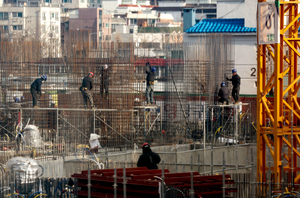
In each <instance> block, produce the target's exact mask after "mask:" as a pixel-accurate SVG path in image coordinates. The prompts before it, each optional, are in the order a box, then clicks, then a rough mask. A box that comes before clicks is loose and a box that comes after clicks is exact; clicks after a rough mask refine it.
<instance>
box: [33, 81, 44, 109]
mask: <svg viewBox="0 0 300 198" xmlns="http://www.w3.org/2000/svg"><path fill="white" fill-rule="evenodd" d="M46 80H47V76H42V77H41V78H37V79H35V81H34V82H33V83H32V84H31V88H30V92H31V95H32V102H33V108H39V107H38V106H37V101H38V99H40V97H41V96H42V83H43V81H46Z"/></svg>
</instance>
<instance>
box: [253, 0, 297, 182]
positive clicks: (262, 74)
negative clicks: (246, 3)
mask: <svg viewBox="0 0 300 198" xmlns="http://www.w3.org/2000/svg"><path fill="white" fill-rule="evenodd" d="M299 4H300V1H295V0H280V1H275V2H272V3H270V2H267V1H266V0H258V17H257V35H258V37H257V38H258V39H257V46H258V47H257V71H258V75H257V173H258V174H257V175H258V178H260V179H258V180H260V181H264V178H265V177H263V174H265V173H266V171H267V169H268V167H267V166H268V164H267V163H266V162H267V160H268V159H267V157H266V156H267V153H270V154H271V156H272V160H273V163H272V168H271V170H272V171H273V173H274V176H275V178H274V180H275V182H276V183H281V179H282V175H281V168H283V169H284V172H289V173H290V175H291V176H290V177H289V179H290V181H289V182H293V183H299V179H300V168H299V167H298V165H297V159H298V157H300V149H298V148H299V147H300V138H299V134H300V127H299V126H298V123H299V120H300V104H299V101H298V97H297V92H298V91H299V88H300V83H299V80H300V75H299V72H298V61H297V60H298V57H299V56H300V52H299V49H300V38H298V29H299V26H300V20H299V18H300V14H299V10H298V6H299ZM272 6H273V7H272ZM272 30H274V33H272ZM268 56H271V58H272V60H273V61H272V62H273V63H274V67H273V68H272V69H273V73H272V74H271V75H270V76H268V77H267V75H266V71H267V64H266V63H267V57H268ZM271 90H273V91H274V97H272V96H271V97H269V96H268V97H267V95H268V93H269V92H270V91H271ZM268 120H270V124H268ZM285 182H287V181H285Z"/></svg>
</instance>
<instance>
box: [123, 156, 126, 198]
mask: <svg viewBox="0 0 300 198" xmlns="http://www.w3.org/2000/svg"><path fill="white" fill-rule="evenodd" d="M123 197H124V198H126V165H125V162H124V167H123Z"/></svg>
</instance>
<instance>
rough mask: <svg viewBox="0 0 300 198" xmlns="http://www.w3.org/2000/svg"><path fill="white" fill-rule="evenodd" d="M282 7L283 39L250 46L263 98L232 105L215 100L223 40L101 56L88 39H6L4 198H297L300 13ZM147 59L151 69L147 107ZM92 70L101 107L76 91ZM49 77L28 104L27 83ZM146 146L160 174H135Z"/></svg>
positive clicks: (228, 44) (2, 71)
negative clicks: (254, 48)
mask: <svg viewBox="0 0 300 198" xmlns="http://www.w3.org/2000/svg"><path fill="white" fill-rule="evenodd" d="M262 2H263V1H262ZM278 3H279V13H280V14H279V20H280V28H279V29H280V30H281V32H280V38H279V41H280V42H279V43H260V42H259V43H258V45H257V90H258V92H257V93H259V94H258V95H257V96H256V97H255V98H253V97H247V96H242V97H241V98H240V102H239V103H235V104H233V99H232V98H230V103H229V104H228V105H223V104H220V103H219V102H218V90H219V88H220V84H221V83H222V82H226V86H227V87H228V89H229V90H231V89H232V85H231V82H230V81H228V80H226V79H227V78H230V77H231V75H232V73H231V71H232V69H233V68H235V61H234V60H235V47H234V45H235V43H234V39H233V37H234V36H233V35H231V34H228V33H227V34H222V33H220V34H203V35H202V36H200V37H197V40H195V42H193V43H186V42H183V41H180V42H170V43H169V42H163V43H162V44H161V45H159V46H156V47H153V46H154V45H152V46H149V47H147V45H146V44H145V45H143V44H137V43H135V42H129V43H121V42H106V43H104V42H103V43H101V45H100V46H101V47H98V48H97V49H95V48H94V47H91V46H99V44H97V43H89V42H88V41H86V39H85V38H86V37H85V36H84V34H85V32H83V31H76V32H73V33H72V35H73V37H71V36H70V38H76V39H70V40H69V41H65V42H64V43H63V44H61V45H60V46H57V43H56V42H44V41H24V40H22V39H20V40H16V41H14V42H9V41H6V40H1V43H0V90H1V92H0V98H1V100H0V178H1V179H0V197H14V196H17V197H49V198H50V197H89V198H90V197H113V198H117V197H124V198H125V197H128V198H130V197H131V198H138V197H145V198H146V197H149V198H150V197H151V198H152V197H167V198H169V197H170V198H171V197H172V198H173V197H174V198H175V197H182V198H183V197H186V198H187V197H189V198H195V197H198V198H200V197H202V198H210V197H211V198H212V197H214V198H215V197H220V198H221V197H222V198H225V197H226V198H229V197H238V198H248V197H251V198H254V197H256V198H263V197H282V198H283V197H300V193H299V192H298V191H299V190H300V189H299V179H300V177H299V175H298V173H299V171H300V169H299V166H298V165H297V163H298V161H299V159H298V158H297V157H300V154H299V151H298V147H297V146H298V145H300V139H299V133H300V132H299V131H300V130H299V128H298V122H299V119H300V115H299V111H300V106H299V103H298V97H297V92H298V90H299V88H300V84H299V82H298V81H299V79H300V78H299V76H298V74H297V71H298V69H297V56H299V55H300V54H299V52H298V51H297V48H298V47H300V46H299V44H297V42H299V39H298V31H297V30H298V28H299V24H300V22H299V20H298V19H299V17H300V16H299V15H298V4H296V3H295V2H294V1H284V2H283V1H280V2H279V1H278ZM272 5H273V4H272ZM274 5H275V4H274ZM276 5H277V4H276ZM260 8H261V7H259V9H260ZM288 13H289V14H288ZM284 18H286V19H287V20H286V21H288V22H287V24H285V23H284V22H283V20H282V19H284ZM257 20H258V23H259V22H260V18H258V19H257ZM289 28H290V30H289ZM287 30H289V31H287ZM87 40H88V39H87ZM280 49H286V50H280ZM283 51H284V52H283ZM147 62H149V63H150V65H151V66H152V67H155V68H156V78H155V82H154V104H153V105H147V101H146V94H145V93H146V75H147V74H146V63H147ZM106 65H107V74H106V75H107V76H108V78H107V79H108V80H107V81H106V82H104V80H103V68H104V67H106ZM89 72H93V74H94V78H93V82H94V83H93V88H92V89H91V93H92V97H93V100H94V105H95V107H96V108H92V107H91V106H90V104H89V103H88V106H87V108H86V107H85V105H84V99H83V96H82V93H81V91H80V87H81V85H82V80H83V78H84V77H86V76H87V75H88V74H89ZM44 75H46V76H47V80H46V81H45V82H43V84H42V92H41V97H40V98H39V100H38V104H37V106H38V107H39V108H33V103H32V95H31V92H30V87H31V84H32V83H33V82H34V80H35V79H37V78H40V77H41V76H44ZM283 76H287V77H288V85H285V86H284V83H283ZM242 80H243V79H242ZM270 92H272V94H270ZM145 142H147V143H148V144H149V145H150V146H151V149H152V151H154V152H155V153H157V154H159V156H160V158H161V161H160V163H159V164H158V169H155V170H149V169H147V168H146V167H137V162H138V159H139V156H140V155H141V154H142V145H143V144H144V143H145ZM151 160H152V159H151Z"/></svg>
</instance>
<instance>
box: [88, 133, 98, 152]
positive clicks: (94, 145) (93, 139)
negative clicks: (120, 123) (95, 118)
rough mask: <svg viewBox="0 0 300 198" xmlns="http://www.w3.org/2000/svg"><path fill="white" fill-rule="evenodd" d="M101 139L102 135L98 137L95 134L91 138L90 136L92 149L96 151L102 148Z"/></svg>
mask: <svg viewBox="0 0 300 198" xmlns="http://www.w3.org/2000/svg"><path fill="white" fill-rule="evenodd" d="M99 138H100V135H97V134H94V133H92V134H91V136H90V145H91V149H94V148H97V147H98V148H101V145H100V142H99V140H98V139H99Z"/></svg>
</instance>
